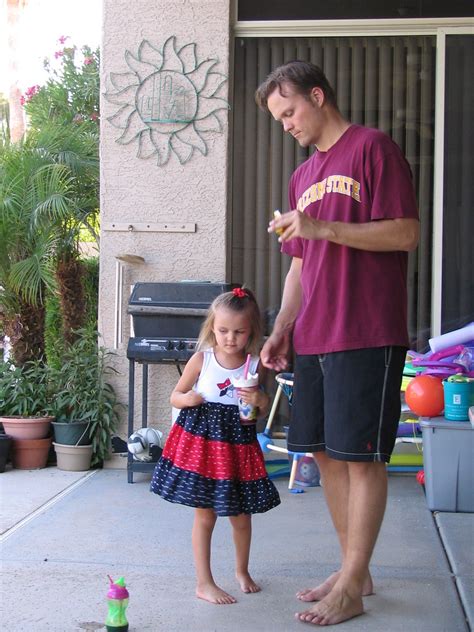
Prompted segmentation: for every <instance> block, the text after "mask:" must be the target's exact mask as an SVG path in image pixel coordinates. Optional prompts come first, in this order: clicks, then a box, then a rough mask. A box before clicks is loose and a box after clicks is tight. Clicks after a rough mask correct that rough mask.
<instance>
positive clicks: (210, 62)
mask: <svg viewBox="0 0 474 632" xmlns="http://www.w3.org/2000/svg"><path fill="white" fill-rule="evenodd" d="M125 61H126V62H127V65H128V67H129V68H130V71H131V72H124V73H114V72H112V73H110V81H111V83H112V86H113V88H114V89H113V90H110V91H109V90H106V92H105V94H104V97H105V99H107V101H108V102H109V103H114V104H116V105H120V106H121V107H120V109H119V110H118V111H117V112H116V113H115V114H114V115H113V116H110V117H108V118H107V120H108V121H109V122H110V123H111V124H112V125H113V126H114V127H116V128H118V129H120V130H123V132H122V134H121V135H120V136H119V137H118V138H117V139H116V142H117V143H119V144H121V145H128V144H129V143H131V142H133V141H134V140H136V139H137V140H138V152H137V156H138V158H152V157H153V156H156V160H157V164H158V166H160V167H162V166H163V165H165V164H166V163H167V162H168V161H169V159H170V157H171V153H172V152H173V153H174V154H175V155H176V157H177V158H178V160H179V162H180V163H181V164H184V163H186V162H188V161H189V160H190V158H191V156H192V155H193V153H194V150H195V149H197V150H198V151H199V152H201V154H203V155H204V156H205V155H207V144H206V141H205V140H204V136H203V135H205V134H207V133H209V132H211V133H216V132H217V133H222V130H223V125H222V122H221V121H220V120H219V118H218V115H217V113H218V112H219V111H222V110H228V109H229V104H228V102H227V101H226V100H225V99H223V98H221V97H218V96H216V95H217V94H218V92H219V91H220V89H221V88H222V86H223V85H224V84H225V83H226V81H227V77H226V76H225V75H223V74H222V73H219V72H216V71H214V70H213V68H214V67H215V66H216V64H217V63H218V60H217V59H206V60H204V61H202V62H200V63H198V59H197V55H196V44H187V45H186V46H183V47H182V48H178V47H177V45H176V37H175V36H172V37H169V38H168V39H167V40H166V42H165V44H164V46H163V48H162V50H161V51H160V50H158V49H157V48H155V47H154V46H152V45H151V44H150V42H149V41H147V40H143V41H142V43H141V44H140V46H139V48H138V53H137V55H136V56H134V55H132V53H131V52H130V51H128V50H126V51H125ZM211 71H212V72H211Z"/></svg>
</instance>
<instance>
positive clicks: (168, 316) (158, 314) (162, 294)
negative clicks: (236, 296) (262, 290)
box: [128, 281, 239, 340]
mask: <svg viewBox="0 0 474 632" xmlns="http://www.w3.org/2000/svg"><path fill="white" fill-rule="evenodd" d="M234 287H239V286H238V285H236V284H230V283H210V282H202V281H198V282H194V281H178V282H176V283H136V284H135V286H134V288H133V291H132V294H131V296H130V300H129V306H128V313H129V314H131V316H132V318H133V329H134V332H135V336H137V337H140V336H142V337H158V338H173V339H178V338H181V339H187V340H192V339H196V338H197V337H198V336H199V330H200V328H201V325H202V323H203V321H204V318H205V316H206V314H207V310H208V309H209V306H210V304H211V303H212V301H213V300H214V299H215V298H216V296H218V295H219V294H222V293H223V292H229V291H230V290H232V289H233V288H234Z"/></svg>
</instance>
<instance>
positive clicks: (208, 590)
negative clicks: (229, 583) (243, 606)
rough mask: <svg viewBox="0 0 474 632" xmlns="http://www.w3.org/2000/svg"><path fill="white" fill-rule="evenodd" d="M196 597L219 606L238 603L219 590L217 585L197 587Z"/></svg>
mask: <svg viewBox="0 0 474 632" xmlns="http://www.w3.org/2000/svg"><path fill="white" fill-rule="evenodd" d="M196 597H199V599H204V601H209V602H210V603H216V604H219V605H223V604H230V603H236V601H237V599H235V597H232V595H229V594H228V593H226V592H225V590H222V588H219V586H217V585H216V584H214V583H212V584H203V585H201V586H197V587H196Z"/></svg>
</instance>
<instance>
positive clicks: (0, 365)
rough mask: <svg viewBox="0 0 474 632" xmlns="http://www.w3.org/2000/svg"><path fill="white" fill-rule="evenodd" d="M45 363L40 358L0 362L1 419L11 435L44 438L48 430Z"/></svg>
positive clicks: (6, 430) (48, 391) (48, 405)
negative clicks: (21, 364) (15, 362)
mask: <svg viewBox="0 0 474 632" xmlns="http://www.w3.org/2000/svg"><path fill="white" fill-rule="evenodd" d="M50 399H51V392H50V390H49V378H48V367H47V366H46V365H45V364H44V363H43V362H41V361H40V360H31V361H28V362H25V364H24V365H23V366H20V367H15V366H14V365H13V364H12V363H11V362H10V361H7V362H0V423H2V425H3V429H4V430H5V433H6V434H8V435H10V436H11V437H13V438H14V439H43V438H44V437H46V436H47V435H48V433H49V430H50V423H51V421H52V420H53V417H52V416H51V415H50V414H49V413H48V410H49V409H50Z"/></svg>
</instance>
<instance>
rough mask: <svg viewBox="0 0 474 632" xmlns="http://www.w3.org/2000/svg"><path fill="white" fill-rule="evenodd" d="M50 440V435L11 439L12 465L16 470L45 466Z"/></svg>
mask: <svg viewBox="0 0 474 632" xmlns="http://www.w3.org/2000/svg"><path fill="white" fill-rule="evenodd" d="M51 442H52V439H51V437H46V439H13V449H12V464H13V467H15V468H17V469H18V470H34V469H38V468H41V467H45V465H46V462H47V460H48V453H49V448H50V446H51Z"/></svg>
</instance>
